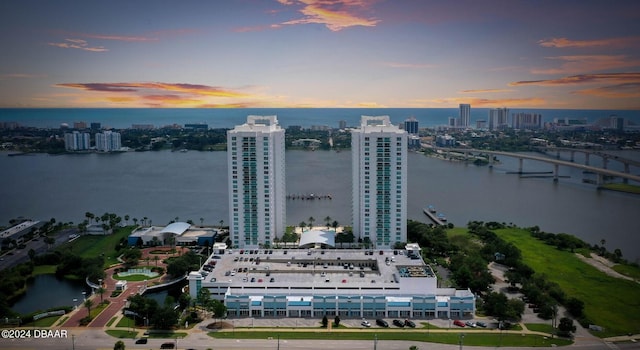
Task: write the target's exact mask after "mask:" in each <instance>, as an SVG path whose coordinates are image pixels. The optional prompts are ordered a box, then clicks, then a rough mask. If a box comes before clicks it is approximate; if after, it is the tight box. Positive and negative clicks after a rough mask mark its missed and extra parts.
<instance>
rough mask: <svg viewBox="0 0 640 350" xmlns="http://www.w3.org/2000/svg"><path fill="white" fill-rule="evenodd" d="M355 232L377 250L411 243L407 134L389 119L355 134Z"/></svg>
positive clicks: (367, 122)
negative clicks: (408, 204) (377, 248)
mask: <svg viewBox="0 0 640 350" xmlns="http://www.w3.org/2000/svg"><path fill="white" fill-rule="evenodd" d="M351 150H352V161H353V164H352V181H353V183H352V188H353V199H352V201H353V203H352V209H353V213H352V217H353V230H354V235H355V236H356V237H359V238H362V239H363V240H364V241H370V242H371V243H372V244H374V245H375V246H377V247H381V248H382V247H384V248H386V247H393V245H394V244H395V243H397V242H406V241H407V133H406V132H405V131H404V130H401V129H400V128H398V127H397V126H394V125H393V124H391V121H390V120H389V116H379V117H370V116H362V117H361V120H360V128H359V129H354V130H352V132H351Z"/></svg>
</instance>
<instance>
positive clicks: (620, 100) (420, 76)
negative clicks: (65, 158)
mask: <svg viewBox="0 0 640 350" xmlns="http://www.w3.org/2000/svg"><path fill="white" fill-rule="evenodd" d="M0 43H1V44H2V54H0V107H240V108H243V107H260V108H264V107H283V108H284V107H380V108H384V107H390V108H392V107H409V108H420V107H425V108H431V107H457V106H458V104H459V103H470V104H471V105H472V106H473V107H508V108H567V109H640V1H637V0H631V1H617V0H613V1H612V0H608V1H587V0H576V1H573V0H552V1H546V0H536V1H533V0H532V1H516V0H502V1H497V0H496V1H482V0H469V1H428V0H415V1H410V0H387V1H384V0H342V1H330V0H235V1H232V0H228V1H227V0H224V1H223V0H210V1H137V0H127V1H120V0H115V1H87V0H82V1H66V0H64V1H44V0H37V1H36V0H19V1H18V0H15V1H12V0H5V1H2V2H0Z"/></svg>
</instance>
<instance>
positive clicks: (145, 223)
mask: <svg viewBox="0 0 640 350" xmlns="http://www.w3.org/2000/svg"><path fill="white" fill-rule="evenodd" d="M147 219H149V218H148V217H146V216H145V217H143V218H142V226H147Z"/></svg>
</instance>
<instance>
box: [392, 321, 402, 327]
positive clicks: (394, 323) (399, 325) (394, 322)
mask: <svg viewBox="0 0 640 350" xmlns="http://www.w3.org/2000/svg"><path fill="white" fill-rule="evenodd" d="M393 325H394V326H396V327H404V322H402V321H400V320H393Z"/></svg>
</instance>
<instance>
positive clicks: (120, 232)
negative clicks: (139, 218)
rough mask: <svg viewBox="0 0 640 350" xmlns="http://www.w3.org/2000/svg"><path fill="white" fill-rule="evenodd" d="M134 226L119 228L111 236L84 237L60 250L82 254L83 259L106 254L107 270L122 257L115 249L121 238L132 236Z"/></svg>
mask: <svg viewBox="0 0 640 350" xmlns="http://www.w3.org/2000/svg"><path fill="white" fill-rule="evenodd" d="M132 230H133V227H132V226H129V227H119V228H117V229H115V230H114V233H113V234H111V235H104V236H103V235H84V236H82V237H80V238H78V239H76V240H74V241H73V242H67V243H65V244H63V245H61V246H60V247H59V248H58V250H71V251H72V252H75V253H78V254H80V256H82V257H83V258H92V257H96V256H100V255H101V254H104V257H105V268H106V267H109V266H110V265H112V264H115V263H117V259H116V258H117V257H118V255H120V253H118V252H117V251H116V249H115V247H116V244H117V243H118V242H119V241H120V239H121V238H126V237H128V236H129V234H131V231H132Z"/></svg>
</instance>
